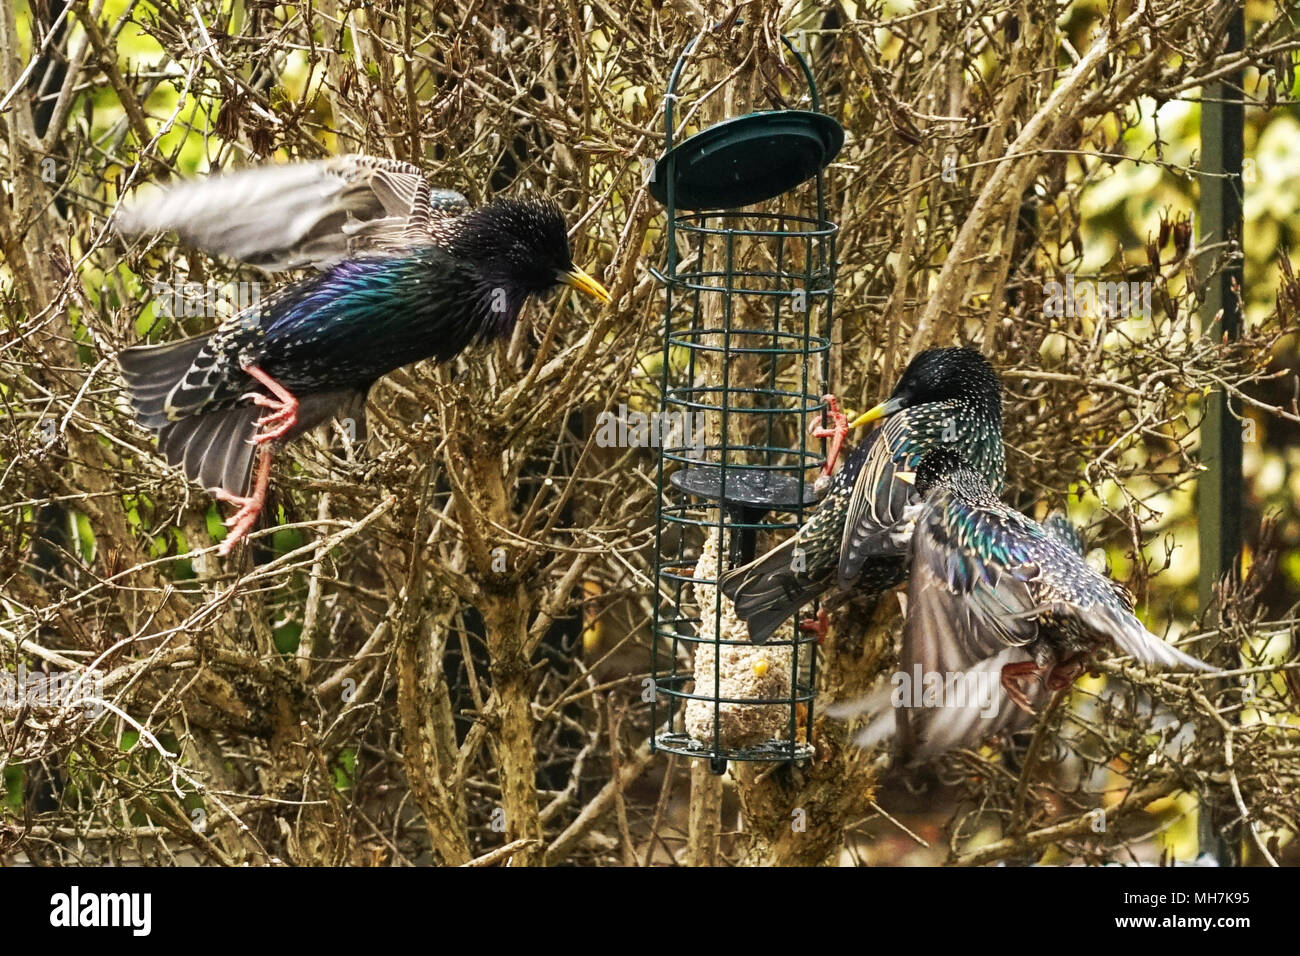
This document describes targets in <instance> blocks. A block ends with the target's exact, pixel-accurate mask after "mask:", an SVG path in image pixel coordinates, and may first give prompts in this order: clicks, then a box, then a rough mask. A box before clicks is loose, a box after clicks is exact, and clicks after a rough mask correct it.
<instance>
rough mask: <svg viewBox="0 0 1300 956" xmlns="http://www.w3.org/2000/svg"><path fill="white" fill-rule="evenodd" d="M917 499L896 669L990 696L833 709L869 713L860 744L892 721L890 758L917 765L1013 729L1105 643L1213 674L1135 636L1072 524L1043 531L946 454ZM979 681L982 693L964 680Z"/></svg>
mask: <svg viewBox="0 0 1300 956" xmlns="http://www.w3.org/2000/svg"><path fill="white" fill-rule="evenodd" d="M917 490H918V491H919V492H920V493H921V494H922V495H923V496H924V497H923V499H922V500H921V501H920V502H919V503H917V504H915V505H913V506H912V508H911V510H912V512H913V513H914V517H915V531H914V534H913V537H912V543H911V575H910V580H909V583H908V590H907V620H906V625H905V628H904V632H903V646H902V650H901V653H900V659H899V668H898V672H899V673H901V674H905V675H911V674H914V673H918V674H931V673H933V674H937V675H939V676H940V678H941V679H943V680H945V681H949V680H951V679H952V678H953V677H954V676H962V677H964V678H965V679H966V680H967V686H969V687H976V686H979V687H981V688H987V690H988V691H989V693H990V697H989V699H988V700H983V701H978V702H975V703H970V704H968V705H967V706H955V705H954V702H953V701H943V702H942V705H941V706H905V707H897V706H895V707H892V708H891V707H889V706H888V703H889V693H888V691H885V692H881V693H877V694H875V695H872V696H871V697H869V698H866V699H865V700H864V702H863V703H861V704H858V705H848V706H847V707H845V706H843V705H841V706H840V707H839V708H838V709H839V711H840V713H841V714H842V715H843V714H847V713H852V712H855V711H857V712H862V711H865V712H868V713H869V714H871V717H872V719H871V722H870V723H869V724H868V729H867V731H865V732H864V735H863V738H862V739H863V742H865V743H876V742H878V741H879V740H880V739H882V738H883V737H884V736H887V735H888V730H889V727H888V725H889V724H891V723H892V724H896V726H895V728H894V730H895V732H896V743H897V749H898V750H899V752H900V753H901V754H902V756H903V757H904V759H905V760H907V761H910V762H919V761H921V760H923V759H928V758H931V757H934V756H936V755H938V754H940V753H943V752H945V751H947V750H951V749H954V748H956V747H970V746H974V745H976V744H978V743H979V742H980V740H983V739H986V738H988V737H990V736H992V735H993V734H995V733H1006V732H1009V731H1014V730H1017V729H1021V728H1022V727H1024V726H1026V725H1027V723H1028V719H1027V717H1028V715H1027V713H1026V711H1027V710H1029V709H1031V708H1033V707H1036V706H1038V705H1040V704H1041V703H1043V702H1044V701H1045V700H1046V696H1047V693H1048V691H1050V690H1052V689H1055V688H1056V687H1063V686H1068V685H1069V682H1070V681H1071V680H1073V677H1074V675H1075V674H1077V673H1078V672H1079V671H1080V670H1081V669H1082V667H1083V662H1084V661H1085V660H1086V658H1087V656H1088V655H1089V654H1091V653H1092V652H1093V651H1094V650H1095V649H1096V648H1098V647H1100V646H1102V645H1105V644H1110V645H1112V646H1115V647H1116V648H1118V649H1119V650H1120V651H1121V652H1122V653H1125V654H1129V655H1132V656H1133V657H1135V658H1137V659H1138V660H1139V661H1142V662H1143V663H1146V664H1149V665H1153V666H1159V667H1164V668H1183V669H1192V670H1203V671H1209V670H1213V668H1212V667H1210V666H1209V665H1207V664H1205V663H1203V662H1202V661H1199V660H1197V659H1196V658H1194V657H1190V656H1189V655H1187V654H1184V653H1183V652H1181V651H1179V650H1177V649H1176V648H1174V647H1173V646H1172V645H1170V644H1168V643H1167V642H1165V641H1162V640H1161V639H1160V638H1158V637H1156V636H1155V635H1154V634H1151V633H1150V632H1149V631H1147V629H1146V628H1145V627H1143V625H1142V624H1141V622H1140V621H1139V620H1138V619H1137V618H1136V617H1135V616H1134V614H1133V602H1132V598H1131V597H1130V596H1129V594H1128V591H1127V590H1126V589H1125V588H1124V587H1123V586H1122V585H1120V584H1118V583H1117V582H1115V581H1112V580H1111V579H1110V578H1107V577H1106V576H1104V575H1102V574H1100V573H1099V572H1097V571H1095V570H1094V569H1093V568H1091V567H1089V566H1088V564H1087V563H1086V562H1085V561H1084V559H1083V557H1082V554H1081V549H1080V547H1078V544H1079V542H1078V541H1077V532H1074V530H1073V529H1072V528H1069V526H1068V522H1066V523H1065V525H1066V527H1064V528H1063V527H1061V522H1059V521H1058V522H1057V523H1056V527H1053V528H1051V529H1050V530H1049V529H1048V528H1046V527H1044V526H1043V525H1040V524H1038V523H1037V522H1036V521H1034V520H1032V519H1031V518H1029V517H1027V516H1026V515H1023V514H1021V513H1020V512H1018V511H1015V510H1014V509H1012V508H1010V507H1008V506H1007V505H1006V504H1004V503H1003V502H1002V501H1001V500H999V498H998V496H997V495H995V494H994V493H993V491H992V490H991V489H990V488H989V486H988V483H987V481H986V480H985V478H984V477H983V476H982V475H981V474H980V473H978V472H977V471H975V470H974V469H973V468H971V467H970V466H969V465H968V464H966V462H964V461H963V460H962V459H961V458H960V456H958V455H956V454H954V453H953V452H951V451H950V450H948V449H946V448H944V449H939V450H937V451H935V452H932V453H930V454H928V455H926V456H925V457H924V459H923V460H922V461H921V462H920V464H919V466H918V469H917ZM1067 529H1068V531H1067ZM1071 538H1075V539H1076V540H1071ZM976 675H978V676H979V677H980V678H981V679H980V681H979V682H978V685H977V683H976V682H974V681H973V680H971V678H973V677H975V676H976ZM1008 675H1012V676H1011V677H1010V679H1011V681H1012V684H1013V685H1015V684H1016V683H1017V682H1023V683H1024V686H1023V687H1020V688H1019V690H1018V691H1017V692H1018V693H1019V694H1020V695H1021V697H1022V698H1023V699H1022V701H1021V704H1020V705H1019V706H1018V705H1017V703H1016V702H1015V701H1014V700H1013V699H1012V698H1011V696H1010V694H1009V693H1008V690H1007V688H1006V682H1007V680H1008V679H1009V676H1008ZM891 710H892V714H891ZM1029 719H1032V718H1029Z"/></svg>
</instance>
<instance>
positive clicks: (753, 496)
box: [668, 465, 817, 512]
mask: <svg viewBox="0 0 1300 956" xmlns="http://www.w3.org/2000/svg"><path fill="white" fill-rule="evenodd" d="M668 480H669V481H671V482H672V483H673V484H674V485H675V486H676V487H677V488H679V489H680V490H682V491H684V492H686V493H687V494H688V495H692V496H694V497H696V498H704V499H706V500H708V501H721V502H722V503H723V504H724V505H728V506H731V507H741V508H752V509H754V510H756V511H760V512H764V511H772V510H775V511H795V510H796V509H798V508H800V507H804V508H807V507H808V506H810V505H813V504H816V502H817V495H816V492H815V491H814V488H813V483H812V482H805V483H804V487H803V498H802V500H801V499H800V497H799V479H798V478H796V477H794V476H792V475H781V474H774V473H773V472H770V471H765V470H762V469H757V468H730V469H728V470H727V494H726V497H725V498H724V497H723V494H722V469H721V468H719V467H718V466H716V465H703V466H695V467H692V468H682V469H679V470H677V471H675V472H673V474H672V477H670V478H669V479H668Z"/></svg>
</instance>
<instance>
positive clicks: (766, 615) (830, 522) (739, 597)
mask: <svg viewBox="0 0 1300 956" xmlns="http://www.w3.org/2000/svg"><path fill="white" fill-rule="evenodd" d="M878 408H879V409H881V411H880V413H879V414H880V415H885V416H888V417H886V420H885V423H884V425H883V426H882V427H881V428H879V429H877V430H876V431H875V432H872V433H871V434H870V435H869V436H867V438H866V439H865V440H864V441H863V442H862V443H861V444H860V445H859V446H858V447H857V448H856V449H854V451H853V452H852V453H851V454H850V455H849V456H848V458H847V459H846V460H845V462H844V465H843V467H842V468H841V469H840V470H839V472H838V473H837V474H836V475H835V477H834V478H833V479H832V481H831V485H830V488H829V489H828V491H827V494H826V496H825V497H824V498H823V499H822V501H821V502H820V503H819V504H818V506H817V511H816V512H815V513H814V514H813V516H812V517H811V518H810V519H809V520H808V521H807V522H806V523H805V524H804V526H803V527H802V528H800V529H799V532H798V534H797V535H795V536H794V537H793V538H791V539H790V540H789V541H787V542H785V543H784V544H782V545H780V546H779V547H777V548H774V549H773V550H771V551H769V552H768V553H767V554H765V555H763V556H762V557H760V558H758V559H757V560H756V561H754V562H752V563H751V564H748V565H746V566H744V567H742V568H737V569H735V570H734V571H731V572H729V573H728V574H726V575H725V576H724V577H723V579H722V590H723V592H724V593H725V594H726V595H727V596H728V597H729V598H731V600H732V601H733V602H734V603H735V607H736V614H737V615H738V616H739V617H740V618H741V619H742V620H744V621H746V622H747V623H748V625H749V635H750V639H751V640H753V641H755V642H756V643H762V642H763V641H766V640H767V639H768V638H769V637H770V636H771V635H772V634H773V633H774V632H775V630H776V629H777V628H778V627H779V626H780V625H781V623H782V622H783V621H785V620H786V619H787V618H789V617H790V616H791V615H792V614H794V612H795V611H796V610H798V609H799V608H800V607H801V606H803V605H805V604H808V603H811V602H812V601H814V600H816V599H817V598H818V597H820V596H821V595H823V594H825V593H826V592H828V591H831V590H832V589H835V590H836V591H838V592H839V594H838V595H837V597H838V596H844V595H847V594H848V593H849V592H856V593H863V594H875V593H879V592H881V591H884V590H886V589H887V588H890V587H893V586H894V585H895V584H898V583H899V582H900V581H901V580H902V579H903V576H904V574H905V573H906V567H907V541H908V538H909V537H910V531H909V528H908V526H907V524H906V522H905V516H904V512H905V509H906V507H907V505H908V503H909V502H910V501H911V500H912V499H913V497H914V489H913V487H912V485H911V484H909V483H908V482H907V481H906V480H905V478H906V476H908V475H910V473H911V472H912V471H913V470H914V469H915V468H916V465H917V463H918V462H919V461H920V459H921V457H922V456H923V455H924V454H925V453H926V452H927V451H930V450H932V449H934V448H938V447H942V446H951V447H954V448H957V449H959V450H960V451H961V452H962V453H963V454H965V455H966V456H967V457H968V459H969V460H970V461H973V462H976V463H977V466H978V467H979V468H980V470H981V473H983V474H984V475H985V476H986V477H987V479H988V481H989V482H991V483H992V484H994V485H995V486H996V487H1001V484H1002V478H1003V473H1004V470H1005V463H1004V459H1003V449H1002V389H1001V385H1000V383H999V382H998V378H997V375H996V373H995V372H994V371H993V369H992V368H991V367H990V366H989V364H988V362H987V361H986V360H985V359H984V357H983V356H982V355H980V354H979V353H978V352H976V351H974V350H973V349H961V348H945V349H929V350H927V351H925V352H922V353H921V354H920V355H918V356H917V357H916V358H915V359H914V360H913V361H912V363H911V364H910V365H908V367H907V369H906V370H905V371H904V373H903V376H902V378H900V379H899V382H898V385H897V386H896V387H895V389H894V391H893V393H892V394H891V396H890V398H889V400H888V401H887V402H884V403H882V404H881V405H880V406H878ZM863 417H864V418H868V417H871V413H869V414H868V416H863ZM899 474H902V475H903V476H904V479H900V478H899V477H898V476H899Z"/></svg>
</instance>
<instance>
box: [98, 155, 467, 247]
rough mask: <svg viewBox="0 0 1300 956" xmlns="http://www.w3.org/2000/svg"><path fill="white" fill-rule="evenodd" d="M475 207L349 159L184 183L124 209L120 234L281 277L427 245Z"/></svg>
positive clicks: (412, 173)
mask: <svg viewBox="0 0 1300 956" xmlns="http://www.w3.org/2000/svg"><path fill="white" fill-rule="evenodd" d="M467 208H468V202H467V200H466V199H465V197H464V196H462V195H461V194H460V193H457V192H453V191H452V190H445V189H435V188H434V187H433V186H431V185H430V184H429V182H428V181H427V180H426V179H425V178H424V176H423V174H422V173H421V172H420V168H419V167H418V166H414V165H412V164H410V163H404V162H401V161H400V160H395V159H382V158H378V157H374V156H361V155H357V154H349V155H344V156H336V157H332V158H330V159H323V160H316V161H313V162H306V163H290V164H286V165H267V166H257V167H252V168H249V169H242V170H237V171H234V172H228V173H220V174H216V175H213V176H208V177H206V178H203V179H195V180H187V181H184V182H181V183H177V184H176V185H173V186H170V187H168V188H166V189H165V190H164V191H163V192H162V193H160V194H158V195H156V196H154V197H152V198H149V199H145V200H137V201H134V202H131V203H129V204H128V205H126V206H125V207H123V209H122V210H121V211H120V212H119V213H118V215H117V218H116V219H115V226H116V228H117V229H118V231H119V232H121V233H123V234H125V235H140V234H145V233H152V232H166V231H171V232H175V233H176V234H177V235H178V236H180V238H181V239H182V240H183V241H185V242H186V243H188V244H190V245H191V246H194V247H195V248H197V249H202V250H204V251H206V252H211V253H215V254H219V255H226V256H231V257H232V258H235V259H238V260H239V261H241V262H246V263H248V264H250V265H255V266H258V267H259V268H261V269H263V270H265V271H267V272H276V271H280V270H284V269H297V268H303V267H305V266H312V267H314V268H317V269H323V268H326V267H327V266H329V265H331V264H333V263H335V262H338V261H339V260H341V259H345V258H348V257H350V256H353V255H356V254H358V253H360V252H364V251H368V250H373V249H379V248H390V247H401V246H405V245H410V244H413V243H418V242H419V241H421V240H423V241H424V242H428V240H429V238H430V237H431V236H432V237H435V238H436V237H437V235H438V232H439V229H440V227H441V226H442V225H443V224H444V223H445V221H446V220H448V219H449V218H452V217H455V216H457V215H459V214H460V213H462V212H464V211H465V210H466V209H467Z"/></svg>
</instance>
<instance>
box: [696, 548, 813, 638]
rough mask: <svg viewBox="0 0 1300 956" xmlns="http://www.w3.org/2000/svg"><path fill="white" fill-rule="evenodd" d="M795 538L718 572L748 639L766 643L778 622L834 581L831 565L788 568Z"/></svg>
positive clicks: (782, 621) (724, 591)
mask: <svg viewBox="0 0 1300 956" xmlns="http://www.w3.org/2000/svg"><path fill="white" fill-rule="evenodd" d="M797 542H798V539H797V538H791V539H790V540H789V541H787V542H785V543H784V544H782V545H781V546H779V547H776V548H773V549H772V550H771V551H769V552H768V553H767V554H765V555H763V556H762V557H760V558H758V559H757V560H755V561H752V562H750V563H749V564H747V565H745V566H744V567H740V568H736V569H735V570H733V571H728V572H727V573H726V574H725V575H723V576H722V581H721V582H720V583H721V587H722V593H723V594H725V595H726V596H727V597H729V598H730V599H731V601H732V603H734V604H735V606H736V616H737V617H739V618H740V619H741V620H743V621H744V622H745V623H746V624H748V625H749V639H750V640H751V641H753V642H754V643H755V644H763V643H766V642H767V640H768V639H769V638H770V637H771V636H772V635H773V634H774V633H776V630H777V628H779V627H780V626H781V625H782V623H784V622H785V621H787V620H789V619H790V617H791V616H792V615H793V614H794V613H795V611H797V610H799V608H801V607H803V606H804V605H805V604H810V603H812V602H813V601H815V600H816V599H817V598H819V597H820V596H821V595H822V594H824V593H825V592H826V590H827V589H828V588H829V587H830V586H831V584H832V583H833V581H834V570H835V569H834V568H831V569H830V570H829V572H822V573H815V572H809V571H798V572H797V571H794V570H792V569H791V565H792V563H793V553H794V548H795V545H796V543H797Z"/></svg>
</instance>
